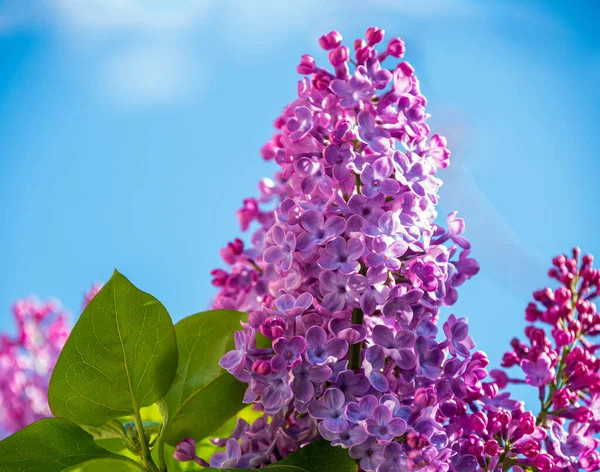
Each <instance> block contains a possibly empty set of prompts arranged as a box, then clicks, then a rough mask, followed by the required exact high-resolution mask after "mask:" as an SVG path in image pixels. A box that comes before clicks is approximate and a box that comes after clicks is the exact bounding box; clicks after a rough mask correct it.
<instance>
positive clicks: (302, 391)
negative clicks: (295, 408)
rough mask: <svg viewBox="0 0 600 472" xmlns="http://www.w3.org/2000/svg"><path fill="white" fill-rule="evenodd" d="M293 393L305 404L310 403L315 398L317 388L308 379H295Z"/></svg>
mask: <svg viewBox="0 0 600 472" xmlns="http://www.w3.org/2000/svg"><path fill="white" fill-rule="evenodd" d="M292 391H293V392H294V395H295V397H296V398H297V399H298V400H300V401H301V402H303V403H308V402H309V401H311V400H312V399H313V398H314V396H315V387H314V385H313V383H312V382H311V381H310V380H308V379H297V378H296V379H294V380H293V381H292Z"/></svg>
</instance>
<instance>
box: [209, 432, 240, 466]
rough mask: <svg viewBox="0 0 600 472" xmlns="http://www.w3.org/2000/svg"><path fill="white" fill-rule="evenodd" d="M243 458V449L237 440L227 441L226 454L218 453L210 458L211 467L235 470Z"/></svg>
mask: <svg viewBox="0 0 600 472" xmlns="http://www.w3.org/2000/svg"><path fill="white" fill-rule="evenodd" d="M241 458H242V448H241V447H240V445H239V443H238V442H237V441H236V440H235V439H230V440H229V441H227V445H226V446H225V451H224V452H216V453H215V454H213V456H212V457H211V458H210V466H211V467H217V468H219V469H225V468H227V467H232V468H235V467H237V466H238V463H239V461H240V459H241Z"/></svg>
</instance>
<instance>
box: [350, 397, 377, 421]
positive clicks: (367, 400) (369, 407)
mask: <svg viewBox="0 0 600 472" xmlns="http://www.w3.org/2000/svg"><path fill="white" fill-rule="evenodd" d="M378 405H379V402H378V401H377V397H375V395H366V396H365V397H363V398H361V399H360V402H358V403H356V402H351V403H348V405H347V406H346V418H348V421H351V422H352V423H355V424H359V423H361V422H364V421H366V420H367V418H371V417H372V416H373V412H374V411H375V408H377V406H378Z"/></svg>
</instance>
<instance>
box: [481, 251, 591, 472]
mask: <svg viewBox="0 0 600 472" xmlns="http://www.w3.org/2000/svg"><path fill="white" fill-rule="evenodd" d="M593 261H594V259H593V257H592V256H591V255H589V254H587V255H584V256H583V257H581V254H580V250H579V249H578V248H575V249H573V252H572V254H571V255H570V256H568V255H560V256H557V257H555V258H554V259H553V260H552V264H553V268H552V269H550V271H549V272H548V275H549V276H550V277H551V278H552V279H555V280H556V281H557V282H558V283H559V285H560V286H559V287H558V288H556V289H555V290H553V289H551V288H549V287H547V288H545V289H543V290H538V291H536V292H534V294H533V298H534V300H535V301H534V302H531V303H529V305H528V306H527V309H526V310H525V318H526V320H527V321H528V322H530V323H532V324H531V325H529V326H527V328H526V329H525V335H526V337H527V342H522V341H519V340H518V339H513V341H512V343H511V345H512V348H513V350H512V351H510V352H507V353H506V354H505V355H504V358H503V367H505V368H510V367H515V368H518V369H519V370H520V371H521V372H522V374H523V376H524V377H525V379H524V380H523V379H521V378H512V377H510V376H509V374H508V373H507V372H506V371H504V370H496V371H492V372H491V374H492V375H493V376H494V378H495V380H496V382H495V383H496V385H497V387H499V388H503V387H506V386H507V385H508V384H528V385H530V386H532V387H534V388H536V389H537V390H538V392H539V398H540V403H541V408H540V412H539V414H538V415H537V418H533V417H532V415H528V417H527V418H528V419H527V422H528V424H529V425H530V427H529V429H530V430H532V429H533V425H536V426H537V427H536V428H535V429H536V432H535V433H532V435H531V436H530V437H528V438H526V439H525V440H523V439H521V440H519V441H514V440H512V438H511V437H510V436H507V437H506V439H507V440H508V441H507V442H506V443H505V445H504V449H505V451H507V453H508V454H511V453H519V452H520V453H521V454H522V455H524V456H525V459H521V460H519V461H518V463H519V464H521V465H523V468H527V467H528V466H529V467H531V466H535V467H536V468H537V470H539V471H543V472H546V471H557V472H558V471H577V470H586V471H597V470H600V453H599V452H598V446H600V440H598V439H597V435H598V433H599V432H600V359H598V357H596V356H597V352H598V349H600V344H598V342H597V340H596V341H595V340H594V339H595V338H597V336H598V335H599V334H600V314H598V312H597V310H596V305H595V304H594V303H593V300H594V299H595V298H596V297H597V296H598V295H599V294H600V288H599V287H600V270H598V269H594V268H593V267H592V264H593ZM533 323H539V324H540V325H541V327H538V326H536V325H535V324H533ZM544 327H545V328H546V329H544ZM511 443H512V445H511Z"/></svg>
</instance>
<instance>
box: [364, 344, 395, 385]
mask: <svg viewBox="0 0 600 472" xmlns="http://www.w3.org/2000/svg"><path fill="white" fill-rule="evenodd" d="M384 365H385V354H384V352H383V348H382V347H381V346H377V345H375V346H371V347H369V348H368V349H367V350H366V352H365V360H364V362H363V367H364V369H365V375H366V376H367V378H368V379H369V382H371V385H372V386H373V388H374V389H375V390H378V391H379V392H387V391H388V390H389V388H390V384H389V382H388V379H387V378H386V377H385V375H383V374H382V373H381V369H383V366H384Z"/></svg>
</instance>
